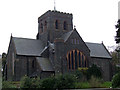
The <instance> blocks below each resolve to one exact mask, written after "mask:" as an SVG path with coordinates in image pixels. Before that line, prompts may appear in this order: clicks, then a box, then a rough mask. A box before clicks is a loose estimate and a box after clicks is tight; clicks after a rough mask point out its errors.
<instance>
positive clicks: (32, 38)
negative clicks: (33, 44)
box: [12, 37, 37, 40]
mask: <svg viewBox="0 0 120 90" xmlns="http://www.w3.org/2000/svg"><path fill="white" fill-rule="evenodd" d="M12 38H16V39H27V40H37V39H33V38H23V37H12Z"/></svg>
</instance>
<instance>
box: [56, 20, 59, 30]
mask: <svg viewBox="0 0 120 90" xmlns="http://www.w3.org/2000/svg"><path fill="white" fill-rule="evenodd" d="M58 28H59V27H58V20H56V21H55V29H58Z"/></svg>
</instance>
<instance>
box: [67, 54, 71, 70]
mask: <svg viewBox="0 0 120 90" xmlns="http://www.w3.org/2000/svg"><path fill="white" fill-rule="evenodd" d="M68 60H69V69H70V68H71V66H70V65H71V64H70V53H69V54H68Z"/></svg>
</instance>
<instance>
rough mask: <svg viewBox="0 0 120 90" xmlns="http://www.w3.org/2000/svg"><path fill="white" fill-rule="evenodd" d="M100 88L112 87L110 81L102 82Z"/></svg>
mask: <svg viewBox="0 0 120 90" xmlns="http://www.w3.org/2000/svg"><path fill="white" fill-rule="evenodd" d="M101 87H102V88H110V87H112V82H104V83H102V84H101Z"/></svg>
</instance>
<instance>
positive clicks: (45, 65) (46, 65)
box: [36, 57, 54, 71]
mask: <svg viewBox="0 0 120 90" xmlns="http://www.w3.org/2000/svg"><path fill="white" fill-rule="evenodd" d="M36 60H37V62H38V63H39V65H40V68H41V69H42V71H54V70H53V68H52V65H51V63H50V60H49V59H48V58H42V57H36Z"/></svg>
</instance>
